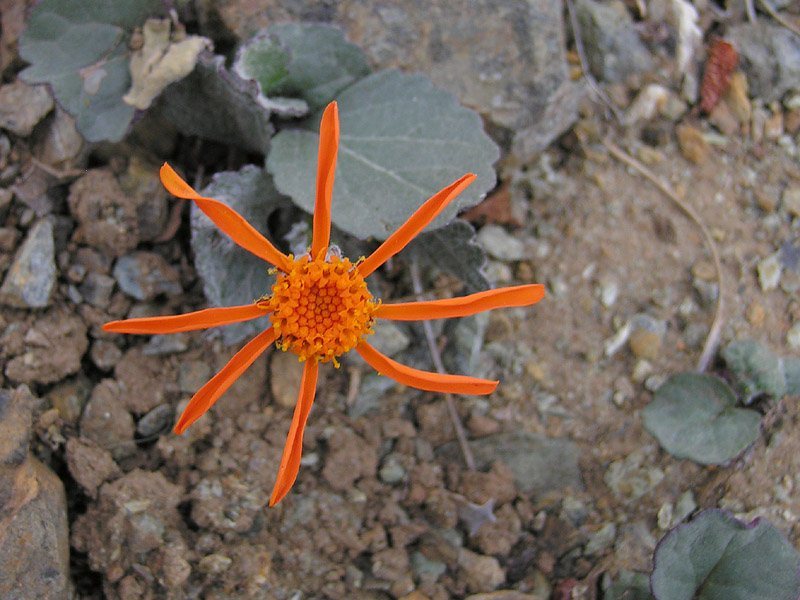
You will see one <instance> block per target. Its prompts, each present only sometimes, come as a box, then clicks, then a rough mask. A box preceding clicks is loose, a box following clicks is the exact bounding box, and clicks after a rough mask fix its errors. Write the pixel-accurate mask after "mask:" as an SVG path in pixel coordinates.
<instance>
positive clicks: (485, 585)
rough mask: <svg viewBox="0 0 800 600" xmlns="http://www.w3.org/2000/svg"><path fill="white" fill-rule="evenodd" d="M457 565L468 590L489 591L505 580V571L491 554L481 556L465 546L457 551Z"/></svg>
mask: <svg viewBox="0 0 800 600" xmlns="http://www.w3.org/2000/svg"><path fill="white" fill-rule="evenodd" d="M458 566H459V567H461V568H462V569H463V570H464V578H465V579H466V584H467V589H468V590H469V591H470V592H491V591H492V590H495V589H497V588H498V587H499V586H500V585H501V584H502V583H503V582H504V581H505V580H506V573H505V570H504V569H503V567H501V566H500V563H499V562H498V560H497V559H496V558H495V557H493V556H482V555H480V554H477V553H475V552H472V551H471V550H467V549H466V548H460V549H459V551H458Z"/></svg>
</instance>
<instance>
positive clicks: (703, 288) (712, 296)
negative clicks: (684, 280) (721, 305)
mask: <svg viewBox="0 0 800 600" xmlns="http://www.w3.org/2000/svg"><path fill="white" fill-rule="evenodd" d="M692 286H693V287H694V289H695V290H697V293H698V295H699V296H700V300H701V301H702V302H703V304H704V305H706V306H712V305H713V304H715V303H716V301H717V298H718V297H719V285H718V284H717V282H716V281H706V280H704V279H700V278H699V277H695V278H693V279H692Z"/></svg>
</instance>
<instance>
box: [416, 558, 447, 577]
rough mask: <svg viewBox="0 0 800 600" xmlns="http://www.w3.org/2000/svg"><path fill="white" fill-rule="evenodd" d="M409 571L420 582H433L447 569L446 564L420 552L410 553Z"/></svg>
mask: <svg viewBox="0 0 800 600" xmlns="http://www.w3.org/2000/svg"><path fill="white" fill-rule="evenodd" d="M411 571H412V572H413V574H414V578H415V579H417V580H418V581H420V583H435V582H436V580H438V579H439V577H441V576H442V575H444V573H445V572H446V571H447V564H445V563H443V562H441V561H438V560H433V559H431V558H428V557H427V556H425V554H423V553H422V552H414V553H413V554H412V555H411Z"/></svg>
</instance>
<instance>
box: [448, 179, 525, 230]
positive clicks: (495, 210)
mask: <svg viewBox="0 0 800 600" xmlns="http://www.w3.org/2000/svg"><path fill="white" fill-rule="evenodd" d="M461 216H462V217H463V218H465V219H466V220H467V221H469V222H470V223H475V224H476V225H485V224H486V223H497V224H498V225H514V226H515V227H519V226H520V225H522V223H520V222H519V220H518V219H517V218H516V217H515V216H514V214H513V212H512V211H511V190H510V188H509V185H508V183H503V184H501V185H500V187H499V188H497V189H496V190H495V191H493V192H492V193H491V194H489V195H488V196H487V197H486V200H484V201H483V202H481V203H480V204H478V205H477V206H474V207H472V208H470V209H469V210H468V211H466V212H464V213H463V214H462V215H461Z"/></svg>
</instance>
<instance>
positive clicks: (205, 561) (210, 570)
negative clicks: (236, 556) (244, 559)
mask: <svg viewBox="0 0 800 600" xmlns="http://www.w3.org/2000/svg"><path fill="white" fill-rule="evenodd" d="M231 564H233V560H232V559H231V558H229V557H227V556H225V555H224V554H209V555H208V556H204V557H203V558H201V559H200V563H199V564H198V565H197V566H198V568H199V569H200V572H201V573H206V574H208V575H219V574H220V573H224V572H225V571H227V570H228V569H229V568H230V566H231Z"/></svg>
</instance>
